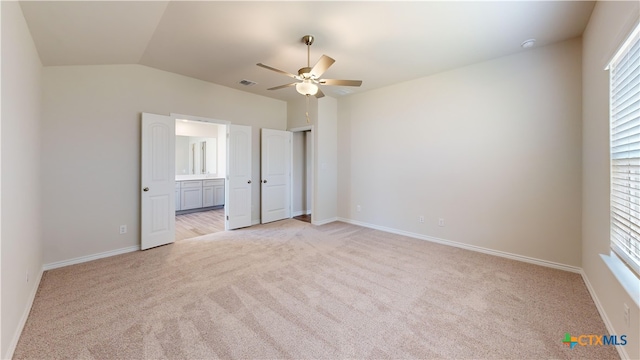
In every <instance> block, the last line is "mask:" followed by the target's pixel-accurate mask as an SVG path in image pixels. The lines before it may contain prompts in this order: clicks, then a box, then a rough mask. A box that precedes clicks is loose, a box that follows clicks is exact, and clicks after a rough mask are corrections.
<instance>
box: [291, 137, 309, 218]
mask: <svg viewBox="0 0 640 360" xmlns="http://www.w3.org/2000/svg"><path fill="white" fill-rule="evenodd" d="M291 131H292V132H293V139H292V150H293V151H292V167H291V169H292V196H291V201H292V215H293V218H294V219H296V220H300V221H304V222H308V223H310V222H311V216H312V214H311V209H313V206H312V198H313V197H312V189H313V137H312V132H311V128H310V127H308V128H300V129H292V130H291Z"/></svg>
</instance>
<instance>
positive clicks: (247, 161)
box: [224, 125, 251, 230]
mask: <svg viewBox="0 0 640 360" xmlns="http://www.w3.org/2000/svg"><path fill="white" fill-rule="evenodd" d="M227 129H228V140H227V141H228V143H227V147H228V149H229V151H228V152H227V166H228V168H227V195H226V196H227V198H226V199H225V204H226V205H225V207H224V209H225V218H226V223H225V229H227V230H232V229H238V228H241V227H247V226H251V126H241V125H229V126H228V127H227Z"/></svg>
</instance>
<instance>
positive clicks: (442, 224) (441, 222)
mask: <svg viewBox="0 0 640 360" xmlns="http://www.w3.org/2000/svg"><path fill="white" fill-rule="evenodd" d="M438 226H444V219H443V218H439V219H438Z"/></svg>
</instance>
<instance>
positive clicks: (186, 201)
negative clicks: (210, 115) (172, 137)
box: [175, 116, 227, 241]
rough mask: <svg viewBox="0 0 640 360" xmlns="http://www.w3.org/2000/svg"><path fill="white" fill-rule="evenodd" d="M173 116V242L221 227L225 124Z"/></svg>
mask: <svg viewBox="0 0 640 360" xmlns="http://www.w3.org/2000/svg"><path fill="white" fill-rule="evenodd" d="M183 117H185V118H181V117H180V116H176V142H175V144H176V154H175V156H176V161H175V164H176V165H175V168H176V171H175V173H176V179H175V180H176V189H175V191H176V218H175V220H176V223H175V224H176V225H175V229H176V236H175V239H176V241H180V240H185V239H191V238H195V237H198V236H203V235H207V234H211V233H215V232H219V231H224V230H225V206H226V204H225V177H226V168H227V166H226V159H227V143H226V139H227V137H226V136H227V125H226V124H224V123H219V122H215V121H214V120H201V119H198V120H193V117H189V118H186V116H183Z"/></svg>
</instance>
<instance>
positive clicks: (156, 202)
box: [140, 113, 176, 250]
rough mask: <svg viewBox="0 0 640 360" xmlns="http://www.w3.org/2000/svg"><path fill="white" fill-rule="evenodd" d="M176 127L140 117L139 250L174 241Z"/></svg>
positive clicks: (156, 118)
mask: <svg viewBox="0 0 640 360" xmlns="http://www.w3.org/2000/svg"><path fill="white" fill-rule="evenodd" d="M175 126H176V122H175V120H174V119H173V118H171V117H169V116H163V115H155V114H147V113H143V114H142V158H141V165H142V169H141V180H142V181H141V185H142V186H141V191H140V194H141V199H140V212H141V214H140V239H141V244H140V248H141V249H142V250H146V249H149V248H152V247H156V246H160V245H164V244H169V243H172V242H174V241H175V236H176V231H175V226H176V218H175V216H176V210H175V206H176V204H175V196H176V194H175V153H176V151H175V141H176V129H175Z"/></svg>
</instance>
